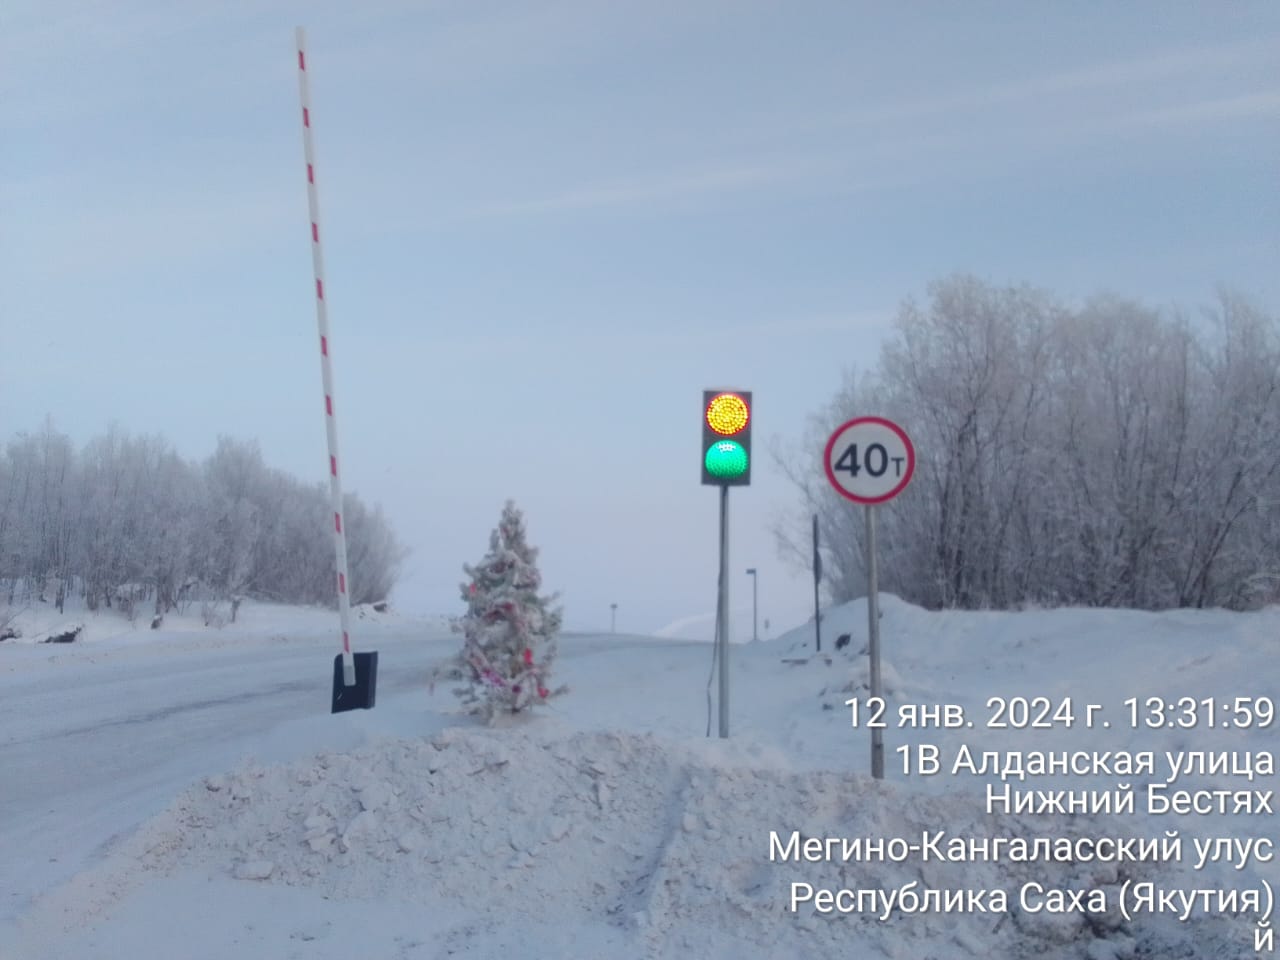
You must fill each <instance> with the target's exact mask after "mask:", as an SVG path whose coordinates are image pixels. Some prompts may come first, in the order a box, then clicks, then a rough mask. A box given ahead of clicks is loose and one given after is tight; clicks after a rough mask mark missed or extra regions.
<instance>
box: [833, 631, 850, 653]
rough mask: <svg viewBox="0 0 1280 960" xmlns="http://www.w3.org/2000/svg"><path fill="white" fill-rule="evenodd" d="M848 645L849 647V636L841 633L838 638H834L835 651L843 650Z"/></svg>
mask: <svg viewBox="0 0 1280 960" xmlns="http://www.w3.org/2000/svg"><path fill="white" fill-rule="evenodd" d="M848 645H849V634H847V633H842V634H840V636H838V637H836V649H837V650H843V649H844V648H845V647H847V646H848Z"/></svg>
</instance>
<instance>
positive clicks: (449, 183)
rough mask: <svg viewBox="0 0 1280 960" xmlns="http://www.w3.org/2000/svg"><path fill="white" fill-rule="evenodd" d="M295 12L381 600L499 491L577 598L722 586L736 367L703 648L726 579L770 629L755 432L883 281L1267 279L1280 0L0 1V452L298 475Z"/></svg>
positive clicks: (798, 389) (850, 336)
mask: <svg viewBox="0 0 1280 960" xmlns="http://www.w3.org/2000/svg"><path fill="white" fill-rule="evenodd" d="M296 25H302V26H305V27H306V28H307V33H308V45H309V57H310V60H309V65H310V67H311V71H310V72H311V79H312V101H313V120H314V126H315V136H316V146H317V180H318V184H319V189H320V206H321V218H322V223H323V225H324V228H325V232H326V236H325V257H326V260H327V268H328V269H327V278H326V289H327V293H328V300H329V304H330V311H331V322H332V328H333V342H334V349H333V360H334V371H335V383H336V390H335V394H336V397H335V399H336V405H337V420H338V427H339V433H340V443H341V447H342V453H343V459H344V463H345V483H346V486H347V487H348V489H352V490H355V491H356V492H358V493H359V494H360V495H361V496H362V497H363V498H364V499H366V500H367V501H369V502H380V503H381V504H382V505H383V507H384V508H385V510H386V511H387V512H388V514H389V515H390V517H391V519H392V521H393V524H394V526H395V528H396V529H397V531H399V533H400V535H401V537H402V538H403V539H404V540H405V541H406V542H407V543H408V545H409V546H411V547H412V549H413V555H412V556H411V558H410V559H409V561H408V562H407V565H406V570H405V576H404V578H403V581H402V584H401V587H400V589H399V590H398V592H397V595H396V600H397V601H398V603H399V604H400V605H401V606H402V607H404V608H407V609H412V610H417V611H424V612H426V611H431V612H446V613H454V612H458V611H459V610H460V602H459V600H458V592H457V584H458V583H459V581H460V580H461V578H462V573H461V564H462V563H463V562H466V561H475V560H478V559H479V558H480V557H481V556H482V555H483V553H484V551H485V549H486V547H487V542H488V540H487V538H488V534H489V531H490V529H492V527H493V526H494V525H495V523H496V521H497V519H498V515H499V513H500V510H501V507H502V503H503V501H504V499H506V498H507V497H511V498H514V499H515V500H516V501H517V503H518V504H519V505H520V506H521V507H523V508H524V509H525V512H526V517H527V521H528V526H529V531H530V535H531V539H532V541H533V542H534V543H535V544H536V545H538V546H539V547H540V548H541V550H542V565H543V573H544V577H545V580H546V584H547V586H548V587H549V588H553V589H555V588H558V589H560V590H562V591H563V595H564V602H565V605H566V614H567V617H566V619H567V623H568V624H569V625H570V626H576V627H593V626H595V627H600V626H605V627H607V625H608V622H609V604H610V603H617V604H618V627H619V629H620V630H627V631H638V632H639V631H643V632H650V631H655V630H658V629H660V628H663V627H668V626H670V625H671V624H672V623H675V622H679V621H685V619H686V618H691V617H693V618H696V617H699V616H701V615H704V614H706V613H707V612H709V611H711V610H712V609H713V608H714V597H715V578H716V516H717V512H716V511H717V498H716V493H715V490H714V489H713V488H711V487H703V486H701V485H700V484H699V482H698V458H699V449H698V446H699V417H700V403H701V391H702V390H703V389H704V388H709V387H721V386H728V387H737V388H742V389H751V390H753V391H754V392H755V400H756V426H755V446H756V460H755V465H754V468H753V483H752V485H751V486H750V487H749V488H746V489H736V490H734V492H733V494H732V496H731V512H732V533H731V541H730V546H731V549H732V565H733V569H732V574H733V576H732V579H731V583H732V587H733V589H734V591H735V596H734V600H733V606H734V608H735V609H736V610H739V611H745V612H746V615H745V616H742V615H739V616H737V618H736V620H735V623H734V634H735V636H738V637H742V636H744V635H745V636H749V635H750V622H749V610H750V606H749V604H750V579H749V578H748V577H746V576H745V574H744V570H745V568H746V567H748V566H754V567H756V568H758V569H759V570H760V616H761V618H762V619H763V618H765V617H768V618H770V619H771V621H772V627H773V629H772V630H771V632H772V633H776V632H777V631H778V629H779V627H785V626H789V625H791V624H793V623H795V622H798V621H800V620H803V619H804V617H805V616H806V615H807V611H808V607H809V606H810V605H811V596H812V594H811V586H810V584H809V581H807V580H806V579H805V578H804V577H803V576H801V575H800V574H798V573H796V572H793V571H790V570H789V569H788V568H787V567H786V566H785V565H784V564H783V563H782V562H781V561H780V560H779V559H778V556H777V553H776V550H775V548H774V545H773V538H772V535H771V532H770V527H771V524H772V523H773V521H774V519H775V517H776V516H777V515H778V514H779V513H780V512H781V511H782V510H784V509H785V508H787V507H788V505H789V504H791V503H792V502H793V501H794V494H793V491H792V490H791V488H789V486H788V484H787V482H786V481H785V480H784V479H783V478H782V476H781V472H780V471H779V470H778V469H777V467H775V466H774V464H772V463H771V462H769V459H768V457H767V455H766V451H767V449H768V444H769V441H770V440H771V439H772V438H778V439H779V440H794V439H796V438H798V437H799V436H801V435H802V433H803V431H804V428H805V423H806V418H807V417H808V415H809V414H811V413H813V412H815V411H816V410H817V409H818V408H820V407H822V406H823V405H825V404H826V403H827V402H828V400H829V399H830V398H831V396H832V395H833V394H834V393H835V391H836V390H837V389H838V388H839V386H840V382H841V376H842V371H843V370H844V369H846V368H849V367H853V366H859V367H865V366H867V365H868V364H869V363H871V362H873V361H874V358H875V355H876V351H877V349H878V345H879V343H880V342H881V339H882V338H883V337H884V336H886V335H887V333H888V330H889V323H890V321H891V319H892V315H893V313H894V311H895V309H896V307H897V305H898V304H899V303H900V302H901V301H902V300H903V299H904V298H905V297H908V296H916V297H921V296H923V295H924V293H925V288H926V285H927V284H928V283H929V282H930V281H931V280H934V279H937V278H939V277H942V276H944V275H946V274H948V273H951V272H953V271H967V272H972V273H975V274H977V275H978V276H980V277H982V278H984V279H986V280H989V281H991V282H994V283H997V284H1005V283H1022V282H1028V283H1032V284H1036V285H1039V286H1043V287H1045V288H1047V289H1049V290H1051V291H1054V292H1057V293H1059V294H1061V295H1062V296H1063V297H1065V298H1081V297H1085V296H1087V295H1089V294H1091V293H1094V292H1097V291H1101V290H1109V291H1114V292H1118V293H1121V294H1125V295H1130V296H1134V297H1138V298H1141V299H1143V300H1145V301H1147V302H1148V303H1151V304H1153V305H1156V306H1166V305H1172V304H1181V305H1183V306H1186V307H1190V308H1194V307H1195V306H1196V305H1198V304H1204V303H1207V302H1209V301H1210V300H1211V298H1212V296H1213V292H1214V289H1215V286H1216V285H1217V284H1219V283H1224V284H1227V285H1229V286H1232V287H1234V288H1236V289H1238V290H1240V291H1241V292H1244V293H1246V294H1249V295H1252V296H1254V297H1255V298H1257V299H1258V300H1259V301H1260V302H1262V303H1263V304H1265V305H1267V306H1268V307H1270V308H1272V309H1274V308H1275V307H1276V305H1277V302H1278V301H1280V270H1277V265H1278V264H1280V242H1278V239H1277V238H1278V237H1280V233H1278V228H1277V224H1280V202H1278V197H1280V193H1278V191H1280V179H1278V178H1277V158H1278V157H1280V129H1278V124H1277V120H1278V119H1280V5H1277V4H1275V3H1272V2H1253V3H1251V2H1239V3H1230V4H1227V3H1208V2H1197V3H1169V2H1159V3H1156V2H1151V3H1123V4H1120V3H1111V2H1107V3H1086V2H1077V3H1069V4H1068V3H1024V2H1007V3H998V4H997V3H979V2H973V0H966V2H964V3H952V2H947V3H910V4H906V3H889V2H885V3H880V4H857V3H852V2H797V3H780V2H774V3H766V2H753V0H723V2H702V0H681V2H678V3H677V2H664V0H644V2H630V0H625V2H619V0H611V2H585V0H582V2H542V0H518V2H517V0H511V2H484V0H450V2H425V0H424V2H408V0H403V2H378V0H372V2H368V3H333V2H321V3H316V2H308V3H302V2H270V0H261V2H257V0H254V2H250V0H235V2H210V0H201V2H187V0H164V2H161V0H153V2H111V3H108V2H89V0H6V2H5V3H4V4H3V6H2V7H0V290H2V291H3V294H2V299H0V328H2V329H0V434H2V437H0V439H8V438H9V437H10V436H12V435H13V434H14V433H16V432H17V431H19V430H35V429H38V428H39V426H40V423H41V421H42V420H43V418H44V417H45V415H46V414H48V415H51V416H52V417H53V420H54V424H55V426H56V427H57V428H59V429H60V430H62V431H64V432H66V433H68V434H70V435H71V436H72V438H73V439H74V440H76V441H77V442H83V441H85V440H87V439H88V438H89V437H91V436H93V435H95V434H98V433H101V432H103V431H104V430H105V429H106V428H107V426H108V424H110V423H112V422H115V423H117V424H119V425H120V426H121V427H123V428H125V429H127V430H129V431H131V432H135V433H139V432H143V433H160V434H163V435H165V436H166V437H168V438H169V439H170V440H171V441H173V442H174V443H175V444H176V445H177V447H178V448H179V450H180V451H181V452H182V453H184V454H186V455H187V456H189V457H191V458H203V457H204V456H207V455H208V454H209V453H211V452H212V450H213V447H214V443H215V440H216V437H217V435H218V434H220V433H221V434H228V435H231V436H235V437H240V438H251V437H256V438H258V439H259V441H260V442H261V446H262V450H263V454H264V458H265V459H266V460H267V462H268V463H269V464H271V465H273V466H277V467H281V468H283V469H286V470H288V471H290V472H292V473H294V474H296V475H298V476H300V477H302V478H305V479H316V480H319V479H323V477H324V476H325V472H324V471H325V467H326V464H327V460H326V454H325V434H324V423H323V418H322V412H323V407H322V399H321V388H320V370H319V357H318V355H317V351H316V336H315V331H316V326H315V323H316V322H315V314H314V301H313V299H312V280H311V277H312V272H311V253H310V244H309V236H308V226H307V224H308V219H307V204H306V190H305V180H304V176H303V161H302V146H301V132H300V124H299V108H298V88H297V76H296V61H295V58H294V52H293V50H294V27H295V26H296ZM865 412H874V411H850V415H851V416H852V415H854V414H855V413H865ZM926 453H927V452H926V451H921V455H922V456H923V455H925V454H926ZM744 601H745V605H744ZM687 629H688V631H689V632H693V633H695V634H704V633H707V632H708V630H707V628H705V627H704V626H696V625H690V626H688V628H687Z"/></svg>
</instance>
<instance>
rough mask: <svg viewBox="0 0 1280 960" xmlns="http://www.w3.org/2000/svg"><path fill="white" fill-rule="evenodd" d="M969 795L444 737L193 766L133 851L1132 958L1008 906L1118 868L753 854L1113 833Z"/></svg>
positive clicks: (1111, 882) (1066, 920) (665, 748)
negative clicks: (858, 896)
mask: <svg viewBox="0 0 1280 960" xmlns="http://www.w3.org/2000/svg"><path fill="white" fill-rule="evenodd" d="M976 807H977V805H976V804H975V802H974V798H971V797H967V796H954V795H953V796H939V797H925V796H920V795H917V794H914V793H912V792H911V791H910V790H908V789H906V788H903V787H901V786H897V785H893V784H886V783H883V782H876V781H872V780H868V779H866V778H864V777H861V776H857V775H852V774H839V773H823V772H803V773H801V772H789V771H784V770H779V769H774V768H761V767H752V766H749V765H744V764H743V763H742V762H741V760H740V758H731V759H729V760H726V759H725V756H724V755H720V756H717V748H716V747H715V746H714V745H707V746H706V748H705V749H701V750H698V749H694V748H693V747H692V745H689V746H686V745H680V744H675V743H671V742H668V741H664V740H660V739H658V738H655V737H652V736H647V735H646V736H638V735H630V734H617V733H577V734H573V735H569V736H564V735H561V736H558V737H550V738H548V737H546V736H543V737H538V736H536V735H534V734H533V733H531V732H530V731H528V730H524V729H520V730H499V731H494V730H485V729H477V728H462V729H451V730H448V731H445V732H444V733H442V734H440V735H438V736H436V737H434V738H433V739H430V740H425V739H424V740H400V741H390V742H383V743H380V744H377V745H375V746H372V747H368V748H365V749H363V750H361V751H358V752H354V753H350V754H328V755H320V756H317V757H315V758H314V759H312V760H310V761H307V762H303V763H298V764H293V765H288V766H274V767H261V766H246V767H242V768H241V769H239V770H238V771H236V772H235V773H233V774H229V775H225V776H216V777H211V778H209V779H207V780H205V781H204V782H203V783H202V784H201V785H199V786H196V787H194V788H193V789H192V790H190V791H188V792H187V793H186V794H185V795H183V796H182V797H181V798H180V799H179V800H178V802H177V803H176V804H175V805H174V806H173V807H172V808H171V809H170V810H169V811H168V812H167V813H166V814H164V815H163V816H161V817H159V818H157V819H156V820H154V821H152V822H151V823H150V824H149V825H148V827H147V828H145V829H144V830H143V831H142V832H141V833H140V834H139V835H138V836H137V837H136V838H135V839H134V843H136V844H138V845H139V846H136V847H135V850H137V851H139V852H140V853H142V852H143V851H145V853H142V859H143V862H144V863H145V864H146V865H147V867H148V868H149V870H152V871H155V870H160V871H166V870H169V869H172V868H194V869H197V870H199V871H200V872H202V873H208V874H213V875H219V874H220V875H223V876H230V877H234V878H236V879H238V880H241V881H245V882H252V881H261V882H266V883H269V884H285V885H291V886H300V887H306V888H311V889H314V890H315V891H316V892H317V893H320V894H323V895H324V896H325V897H327V898H330V899H334V900H387V899H391V900H397V901H407V902H418V903H422V904H424V905H426V904H429V903H440V902H444V903H450V902H453V903H455V904H456V905H457V907H458V908H459V910H460V911H461V912H465V913H466V914H469V915H472V916H475V913H476V912H478V913H479V914H480V916H481V917H483V918H485V919H486V920H487V921H488V922H490V923H515V922H519V921H520V920H522V919H523V920H525V921H527V922H537V921H538V920H539V919H541V920H545V919H546V918H547V917H550V916H555V917H558V918H559V919H560V920H562V921H564V922H566V923H571V924H572V923H581V924H592V923H594V924H600V923H606V924H609V925H610V926H613V927H615V928H619V929H620V930H622V931H626V932H627V935H628V937H629V938H631V937H634V938H638V939H639V940H641V941H643V942H645V943H648V944H649V945H650V947H652V948H664V949H672V950H676V949H693V950H712V949H714V950H716V951H723V950H724V949H725V948H727V947H729V946H733V945H736V948H738V949H741V950H742V951H744V952H743V953H742V955H743V956H765V955H773V954H772V953H770V952H768V951H773V950H783V951H786V952H787V955H792V953H791V951H799V952H807V951H811V950H820V951H825V950H828V949H830V950H838V949H840V948H841V947H847V946H848V944H849V941H850V938H851V937H852V938H856V939H857V940H858V941H859V942H861V943H865V944H867V945H871V944H874V945H875V946H876V947H877V948H879V949H880V950H881V951H883V953H884V955H887V956H905V955H907V954H903V953H901V950H902V949H903V945H904V944H911V943H916V944H917V945H918V946H919V947H920V948H921V949H923V948H924V947H926V946H927V947H928V948H929V949H931V950H932V949H936V948H938V947H940V946H944V945H949V946H950V955H952V956H993V955H999V956H1003V957H1021V956H1028V957H1030V956H1033V955H1034V956H1039V957H1058V956H1060V957H1090V958H1097V957H1106V958H1123V957H1131V956H1135V951H1136V949H1137V947H1138V944H1139V943H1140V942H1141V939H1142V934H1141V932H1138V933H1136V934H1135V932H1133V931H1131V930H1127V929H1122V927H1123V926H1124V925H1123V924H1122V918H1121V917H1120V916H1119V915H1118V913H1117V912H1115V911H1114V910H1113V911H1109V912H1108V913H1107V914H1106V915H1102V916H1091V915H1087V914H1084V913H1079V912H1077V913H1069V914H1068V913H1051V912H1049V911H1045V912H1041V913H1039V914H1034V915H1033V914H1031V913H1028V912H1024V911H1020V910H1018V909H1017V908H1016V906H1015V905H1016V902H1017V896H1016V890H1017V888H1018V887H1020V886H1021V885H1022V884H1024V883H1028V882H1031V881H1036V882H1038V883H1040V884H1042V885H1043V886H1044V888H1046V889H1056V888H1063V889H1084V888H1097V887H1102V888H1110V889H1111V890H1112V891H1114V890H1115V889H1116V887H1117V885H1118V883H1119V882H1121V881H1122V879H1123V877H1122V876H1121V875H1120V874H1119V873H1118V871H1117V869H1116V867H1115V865H1114V864H1112V865H1105V864H1077V865H1046V864H1009V863H1002V864H994V863H963V864H961V863H939V862H937V861H936V860H935V861H931V862H925V863H920V862H919V860H918V859H917V858H915V857H912V858H911V859H909V860H907V861H906V862H903V863H893V862H857V861H851V862H847V863H845V862H841V861H840V858H838V857H837V858H836V859H835V860H834V861H830V862H827V861H823V862H803V861H799V862H797V861H796V860H791V861H789V862H788V861H784V860H783V858H782V857H778V858H777V859H776V861H771V859H770V850H771V844H770V834H771V831H776V833H777V840H778V843H777V844H775V845H774V847H773V849H774V852H775V853H779V852H780V851H781V849H784V848H785V847H786V845H788V844H789V843H790V842H791V838H792V833H793V831H798V832H799V836H800V837H803V838H811V837H818V838H822V837H847V838H850V839H856V838H859V837H862V838H883V837H903V838H906V839H908V840H909V841H910V840H912V838H914V841H915V842H918V841H919V839H920V837H921V836H922V835H923V834H926V833H930V834H931V833H933V832H934V831H936V830H938V829H942V828H945V829H946V830H947V831H948V835H949V836H964V835H968V836H994V835H1001V836H1024V837H1032V836H1043V835H1047V834H1052V835H1055V836H1078V835H1082V834H1084V833H1086V832H1095V831H1097V830H1098V829H1109V830H1111V831H1112V833H1111V835H1113V836H1115V835H1117V833H1118V831H1117V828H1116V825H1115V824H1110V825H1100V824H1098V823H1090V822H1087V821H1085V820H1084V819H1083V818H1077V819H1075V820H1074V821H1071V822H1065V821H1060V822H1056V823H1050V822H1046V821H1045V820H1044V819H1043V818H1040V819H1038V820H1037V821H1036V822H1035V823H1034V825H1033V824H1032V823H1031V822H1030V821H1027V820H1022V819H1019V818H1016V817H994V818H992V817H984V816H981V815H980V813H979V811H978V810H977V809H976ZM1091 828H1092V829H1091ZM792 849H793V850H795V849H797V848H795V847H793V848H792ZM1140 866H1141V867H1143V868H1144V870H1145V868H1147V867H1148V866H1149V865H1147V864H1142V865H1140ZM1152 870H1153V871H1154V868H1152ZM1147 872H1151V871H1147ZM793 883H799V884H809V885H811V886H812V887H813V888H814V889H824V888H825V889H831V890H840V889H851V890H858V889H868V890H882V891H884V892H885V893H886V894H887V893H889V892H891V891H892V890H893V889H895V888H902V887H905V886H907V885H913V886H912V889H913V890H915V891H916V893H923V891H924V890H926V889H934V888H938V889H943V890H961V889H968V890H987V891H991V890H996V889H1002V890H1005V891H1007V892H1008V895H1009V902H1010V905H1011V908H1010V911H1009V915H1008V916H1005V915H1004V914H1003V913H1002V912H995V913H992V912H981V911H979V912H974V913H951V914H910V915H903V914H901V912H900V911H894V912H893V913H892V916H890V917H887V918H885V919H888V920H889V921H890V922H885V919H882V918H880V917H879V916H878V915H877V913H876V912H874V911H873V912H863V913H858V912H850V913H844V914H840V913H828V914H818V913H816V912H815V911H814V909H813V904H812V903H811V902H810V903H802V904H801V905H800V907H799V909H798V911H796V912H795V913H792V912H791V911H790V909H789V904H790V897H791V895H792V892H793V891H792V884H793ZM1187 932H1188V933H1190V932H1191V931H1190V929H1189V928H1188V930H1187ZM1164 942H1167V941H1164ZM1236 942H1239V941H1236ZM699 955H701V954H699ZM716 955H720V953H719V952H717V953H716ZM797 955H798V954H797ZM813 955H818V954H813ZM868 955H871V954H868ZM913 955H914V954H913ZM920 955H923V954H920Z"/></svg>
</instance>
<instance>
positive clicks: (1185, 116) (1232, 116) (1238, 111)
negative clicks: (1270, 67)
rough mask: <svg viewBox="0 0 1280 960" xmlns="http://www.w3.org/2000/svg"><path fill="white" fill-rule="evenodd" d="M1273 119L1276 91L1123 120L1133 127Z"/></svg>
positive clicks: (1278, 102) (1279, 96)
mask: <svg viewBox="0 0 1280 960" xmlns="http://www.w3.org/2000/svg"><path fill="white" fill-rule="evenodd" d="M1276 116H1280V89H1276V90H1264V91H1262V92H1260V93H1253V94H1245V95H1243V96H1238V97H1217V98H1215V99H1211V100H1199V101H1196V102H1195V103H1181V104H1176V105H1174V106H1170V107H1160V108H1157V109H1155V110H1145V111H1139V112H1137V113H1134V114H1131V115H1130V116H1129V117H1127V118H1126V119H1127V121H1128V122H1130V123H1135V124H1150V125H1153V126H1168V125H1183V124H1200V123H1212V122H1215V121H1220V120H1239V119H1242V118H1246V117H1276Z"/></svg>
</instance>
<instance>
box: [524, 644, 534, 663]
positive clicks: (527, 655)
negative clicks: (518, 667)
mask: <svg viewBox="0 0 1280 960" xmlns="http://www.w3.org/2000/svg"><path fill="white" fill-rule="evenodd" d="M524 662H525V664H526V666H530V667H531V666H533V651H532V650H530V649H529V648H528V647H525V648H524Z"/></svg>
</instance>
